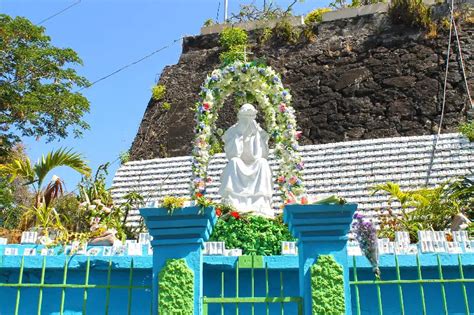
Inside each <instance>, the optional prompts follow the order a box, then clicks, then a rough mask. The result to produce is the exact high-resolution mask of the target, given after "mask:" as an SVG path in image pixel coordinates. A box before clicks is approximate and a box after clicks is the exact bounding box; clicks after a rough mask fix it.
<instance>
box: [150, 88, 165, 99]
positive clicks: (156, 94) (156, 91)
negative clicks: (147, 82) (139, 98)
mask: <svg viewBox="0 0 474 315" xmlns="http://www.w3.org/2000/svg"><path fill="white" fill-rule="evenodd" d="M165 93H166V86H164V85H163V84H158V85H155V86H154V87H152V88H151V97H152V98H153V99H154V100H155V101H159V100H162V99H163V97H165Z"/></svg>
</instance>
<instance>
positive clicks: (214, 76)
mask: <svg viewBox="0 0 474 315" xmlns="http://www.w3.org/2000/svg"><path fill="white" fill-rule="evenodd" d="M217 80H219V78H218V77H217V76H216V75H213V76H212V77H211V81H214V82H216V81H217Z"/></svg>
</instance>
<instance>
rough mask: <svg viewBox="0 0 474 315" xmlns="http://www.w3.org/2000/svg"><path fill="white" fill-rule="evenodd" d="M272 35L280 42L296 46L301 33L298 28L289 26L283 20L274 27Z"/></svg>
mask: <svg viewBox="0 0 474 315" xmlns="http://www.w3.org/2000/svg"><path fill="white" fill-rule="evenodd" d="M273 34H274V35H275V36H276V38H277V39H278V40H280V41H282V42H287V43H290V44H296V43H298V41H299V39H300V35H301V32H300V31H299V30H298V28H296V27H294V26H293V25H291V23H290V22H289V21H288V20H286V19H284V20H281V21H280V22H278V23H277V24H276V25H275V28H274V29H273Z"/></svg>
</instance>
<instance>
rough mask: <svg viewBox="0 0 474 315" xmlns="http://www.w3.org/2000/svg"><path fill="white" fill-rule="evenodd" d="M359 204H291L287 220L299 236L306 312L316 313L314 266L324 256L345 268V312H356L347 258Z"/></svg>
mask: <svg viewBox="0 0 474 315" xmlns="http://www.w3.org/2000/svg"><path fill="white" fill-rule="evenodd" d="M356 209H357V205H356V204H345V205H330V204H328V205H287V206H286V207H285V209H284V214H283V219H284V221H285V223H287V224H288V227H289V229H290V231H291V233H292V234H293V236H294V237H296V238H297V239H298V256H299V282H300V295H301V297H302V298H303V301H304V302H303V303H304V314H305V315H310V314H312V308H313V305H312V301H313V295H314V292H312V291H311V289H312V288H311V267H312V266H313V265H314V264H315V263H316V262H317V260H318V257H319V256H321V255H330V256H332V258H333V259H334V260H335V261H336V262H337V263H338V264H339V265H340V266H341V267H342V276H343V278H344V293H343V294H344V299H345V310H346V312H345V314H352V311H351V294H350V287H349V267H348V261H347V233H348V232H349V229H350V224H351V222H352V216H353V214H354V212H355V210H356Z"/></svg>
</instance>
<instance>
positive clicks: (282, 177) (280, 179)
mask: <svg viewBox="0 0 474 315" xmlns="http://www.w3.org/2000/svg"><path fill="white" fill-rule="evenodd" d="M277 182H278V183H280V184H281V183H284V182H285V176H283V175H282V176H278V178H277Z"/></svg>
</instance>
